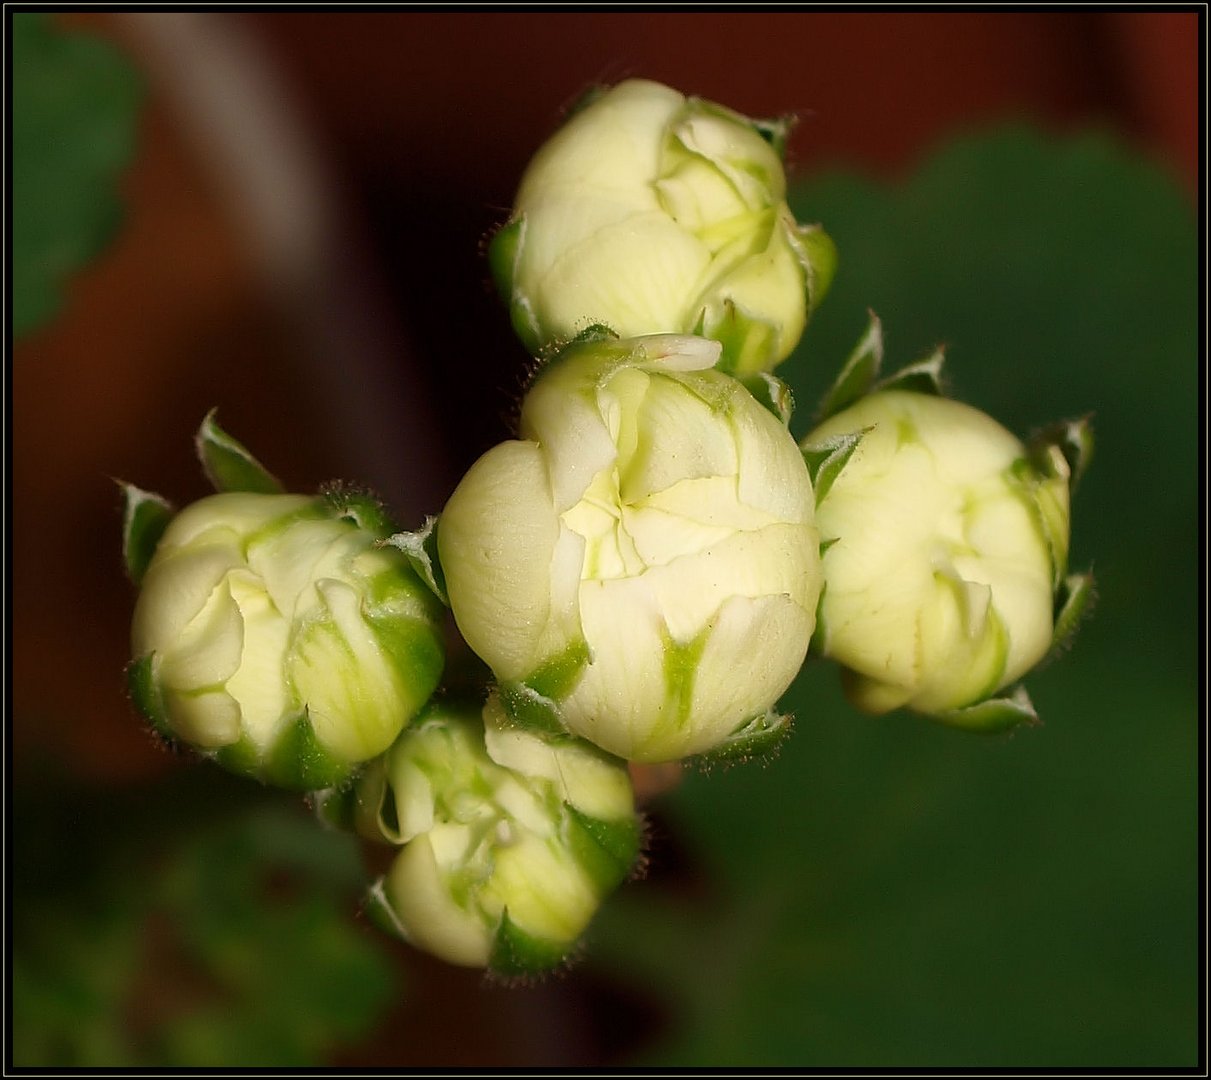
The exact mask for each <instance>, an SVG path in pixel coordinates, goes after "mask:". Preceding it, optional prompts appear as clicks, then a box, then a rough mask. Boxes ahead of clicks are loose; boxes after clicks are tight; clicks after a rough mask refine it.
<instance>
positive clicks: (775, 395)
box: [740, 371, 795, 427]
mask: <svg viewBox="0 0 1211 1080" xmlns="http://www.w3.org/2000/svg"><path fill="white" fill-rule="evenodd" d="M740 383H741V384H742V385H743V386H744V388H745V389H746V390H747V391H748V392H749V393H750V394H752V395H753V399H754V400H755V401H756V402H757V404H758V405H763V406H765V408H766V409H768V410H769V411H770V412H771V413H773V414H774V416H776V417H777V418H778V419H779V420H780V421H781V422H782V426H783V427H790V422H791V413H793V412H794V411H795V397H794V395H793V394H792V393H791V388H790V386H788V385H787V384H786V383H784V382H783V381H782V380H781V379H779V378H778V376H777V375H771V374H770V373H769V372H768V371H758V372H757V373H756V374H755V375H746V376H744V377H743V378H741V379H740Z"/></svg>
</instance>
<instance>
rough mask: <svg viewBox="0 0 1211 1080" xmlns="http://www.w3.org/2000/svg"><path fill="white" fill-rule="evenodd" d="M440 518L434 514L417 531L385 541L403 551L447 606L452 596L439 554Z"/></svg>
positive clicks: (431, 590)
mask: <svg viewBox="0 0 1211 1080" xmlns="http://www.w3.org/2000/svg"><path fill="white" fill-rule="evenodd" d="M438 521H439V519H438V518H437V517H435V516H433V515H432V514H430V515H429V516H428V517H426V518H425V523H424V524H423V525H422V526H421V527H420V528H419V529H418V530H417V531H416V532H397V533H394V534H393V535H391V536H388V537H387V539H386V540H385V541H384V543H386V544H390V545H391V546H392V547H393V548H398V549H399V550H400V551H401V552H403V554H404V557H405V558H406V559H407V560H408V564H409V565H410V566H411V567H412V569H413V570H414V571H415V572H416V575H417V577H419V578H420V579H421V581H423V582H424V583H425V584H426V585H427V586H428V587H429V591H430V592H432V593H433V595H434V596H436V597H437V598H438V599H439V600H440V601H441V602H442V603H443V604H445V606H446V607H449V606H450V598H449V595H448V594H447V592H446V575H445V574H444V573H443V571H442V564H441V560H440V559H439V558H438V554H437V529H438Z"/></svg>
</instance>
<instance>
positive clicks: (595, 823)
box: [565, 804, 642, 896]
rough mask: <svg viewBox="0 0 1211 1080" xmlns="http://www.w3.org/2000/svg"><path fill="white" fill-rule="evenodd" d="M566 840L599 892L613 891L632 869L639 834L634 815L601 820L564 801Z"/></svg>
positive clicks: (637, 848)
mask: <svg viewBox="0 0 1211 1080" xmlns="http://www.w3.org/2000/svg"><path fill="white" fill-rule="evenodd" d="M565 807H566V809H567V812H568V815H569V819H568V826H567V828H568V835H567V843H568V847H569V849H570V850H571V851H572V854H573V855H575V856H576V861H577V862H578V863H579V864H580V865H581V867H582V868H583V869H584V871H585V873H586V874H588V875H589V877H590V878H592V880H593V884H594V885H596V886H597V888H598V891H599V892H600V894H601V895H602V896H605V895H606V894H607V893H609V892H613V890H614V889H616V888H617V887H618V886H619V885H621V884H622V882H623V881H625V880H626V878H627V875H628V874H630V872H631V867H633V866H634V865H635V860H636V859H637V858H638V857H639V845H640V840H641V838H642V830H641V828H640V824H639V819H638V818H637V817H629V818H620V819H618V820H616V821H602V820H600V819H599V818H593V817H589V816H588V814H582V813H581V812H580V811H579V810H577V809H576V808H575V807H574V806H572V805H570V804H565Z"/></svg>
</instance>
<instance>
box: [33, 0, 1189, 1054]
mask: <svg viewBox="0 0 1211 1080" xmlns="http://www.w3.org/2000/svg"><path fill="white" fill-rule="evenodd" d="M60 17H61V18H62V20H63V22H64V24H66V25H71V26H75V27H78V28H86V29H88V30H89V31H91V32H94V33H97V34H99V35H101V36H103V37H105V38H107V39H109V40H111V41H113V42H115V43H117V44H118V45H119V46H121V48H122V49H123V50H124V51H125V52H126V53H127V54H128V55H129V56H130V57H131V59H132V60H133V61H134V62H135V64H136V65H137V66H138V67H139V68H140V69H141V70H142V71H143V72H144V75H145V78H146V82H147V88H148V92H147V97H146V102H145V106H144V110H143V116H142V121H141V123H142V138H141V149H140V152H139V154H138V156H137V158H136V160H135V161H134V163H133V165H132V166H131V168H130V170H129V172H128V174H127V176H126V180H125V184H124V194H125V198H126V203H127V219H126V221H125V223H124V225H123V227H122V228H121V230H120V231H119V233H118V234H117V236H116V239H115V240H114V242H113V243H112V244H111V245H110V246H109V247H108V248H107V250H106V251H105V253H104V254H103V256H102V257H101V258H99V259H98V260H97V261H96V262H95V263H94V264H93V265H92V266H91V267H90V268H89V269H88V270H87V271H85V272H84V273H83V274H81V275H80V276H79V278H78V279H77V280H75V281H74V283H73V285H72V288H71V292H70V300H69V303H68V304H67V306H66V309H65V311H64V312H63V314H62V315H61V317H60V318H59V319H57V320H56V321H54V322H53V323H52V324H51V325H50V326H49V327H47V328H46V329H44V330H43V331H41V332H39V333H37V334H34V335H32V336H31V337H29V338H28V339H25V340H22V341H20V342H19V343H18V344H17V345H16V347H15V350H14V358H13V366H12V375H13V383H12V402H13V427H12V461H13V470H12V484H13V488H12V490H13V504H12V505H13V522H14V528H13V548H12V551H13V563H12V567H13V579H12V580H13V608H12V611H13V636H12V645H13V651H12V661H13V682H12V686H13V697H12V704H13V716H14V728H13V736H14V751H15V758H14V762H15V766H16V767H17V768H18V769H20V768H21V766H22V763H23V762H28V761H30V760H33V756H34V752H35V751H38V752H41V751H49V752H51V753H53V754H54V755H56V756H57V757H58V758H60V759H63V760H67V761H68V762H69V763H70V766H71V768H72V769H73V770H74V771H75V772H77V773H78V774H80V775H82V776H85V777H93V778H100V779H104V780H106V781H113V782H119V781H127V780H133V779H136V778H140V777H146V776H149V775H152V774H155V773H158V772H161V771H164V770H167V769H171V768H177V767H183V763H181V762H179V761H178V760H177V759H174V758H172V757H170V756H168V755H165V754H162V753H160V752H158V751H157V750H156V748H155V747H154V746H153V745H152V744H151V742H150V741H149V740H148V739H147V738H146V737H145V734H144V732H143V730H142V728H141V726H140V724H138V723H137V722H135V720H134V717H133V715H132V712H131V709H130V707H129V705H128V703H127V701H126V699H125V697H124V695H123V691H122V677H121V672H122V668H123V665H124V664H125V662H126V660H127V653H126V648H127V640H126V639H127V628H128V620H129V616H130V611H131V607H132V601H133V597H132V594H131V590H130V589H129V587H128V584H127V583H126V581H125V580H124V579H123V576H122V572H121V561H120V555H119V531H120V524H121V522H120V509H119V500H118V495H117V491H116V489H115V488H114V486H113V483H112V480H111V478H115V477H117V478H121V479H125V480H130V481H133V482H135V483H137V484H139V485H140V486H143V487H146V488H149V489H151V490H155V491H159V492H161V493H163V494H165V495H167V496H168V497H170V498H171V499H173V500H174V501H176V502H178V503H184V502H187V501H189V500H191V499H193V498H196V497H199V496H200V495H202V494H203V493H204V490H203V484H202V480H201V477H200V475H199V473H198V470H197V468H196V465H195V462H194V460H193V456H192V448H191V443H190V439H191V437H192V433H193V431H194V430H195V429H196V427H197V424H198V423H199V421H200V420H201V418H202V416H203V415H204V413H205V412H206V411H207V410H208V409H209V408H210V407H212V406H218V408H219V416H220V420H221V422H222V423H223V424H224V426H225V427H227V428H228V430H230V431H231V432H232V433H233V434H235V435H236V436H237V437H238V438H241V439H243V440H244V441H245V442H247V443H248V444H249V445H250V446H251V448H252V449H253V451H254V453H256V454H257V455H258V456H259V457H260V458H261V459H262V460H263V461H265V462H266V463H268V464H269V465H270V467H271V468H274V469H275V470H276V471H277V472H278V474H279V475H280V476H281V477H282V479H283V480H284V481H285V482H286V483H287V484H288V485H289V486H292V487H295V488H300V489H310V488H314V487H315V486H316V485H317V484H319V483H320V482H322V481H325V480H328V479H331V478H333V477H342V478H345V479H350V480H358V481H363V482H366V483H369V484H371V485H372V486H374V487H376V488H378V489H379V490H380V492H381V493H382V494H383V495H384V496H385V497H386V499H387V501H388V502H389V503H390V504H391V505H393V506H394V507H395V508H396V509H397V510H398V511H399V516H400V518H401V519H402V521H403V522H404V523H405V524H406V525H410V524H418V523H419V521H420V519H421V517H422V516H423V515H424V513H426V512H436V511H437V510H439V509H440V506H441V503H442V501H443V499H444V497H445V495H446V494H447V493H448V491H449V490H450V489H451V488H452V486H453V483H454V481H455V480H456V478H457V476H458V475H459V473H460V471H461V470H462V469H463V468H465V467H466V466H467V465H468V464H469V463H470V461H471V460H472V459H473V458H474V457H475V456H476V455H478V453H480V452H481V451H482V450H484V449H486V448H487V447H488V446H489V445H491V444H492V443H494V442H496V441H498V440H499V439H500V438H501V437H502V436H503V435H504V433H505V423H506V419H507V416H508V413H509V410H510V407H511V405H512V400H513V395H514V394H515V392H516V388H517V386H518V382H519V378H520V373H521V369H522V365H523V364H524V362H525V357H524V355H523V354H522V352H521V350H520V347H519V346H518V345H517V344H516V343H515V342H514V341H513V340H512V338H511V335H510V332H509V328H508V325H507V319H506V317H505V315H504V313H503V310H502V308H501V307H500V305H499V304H498V302H497V300H496V298H495V297H494V296H493V295H492V293H491V291H490V289H489V287H488V285H487V277H486V267H485V264H484V261H483V257H482V253H481V249H480V244H481V241H482V238H483V237H484V235H485V234H486V233H488V232H489V231H490V230H491V229H492V227H493V226H494V225H495V224H497V223H498V222H499V221H501V220H502V219H503V217H504V216H505V214H506V213H507V210H508V207H509V203H510V199H511V196H512V192H513V190H514V188H515V186H516V183H517V180H518V178H519V176H520V173H521V170H522V168H523V167H524V165H525V162H526V160H527V159H528V157H529V155H530V154H531V153H532V152H533V150H534V149H535V148H536V147H537V146H538V145H539V143H540V142H541V140H542V139H543V138H544V136H545V135H546V134H547V133H548V132H549V131H550V130H551V128H552V127H553V126H554V124H555V123H556V122H557V121H558V118H559V115H560V110H561V108H563V107H564V106H565V105H566V104H568V103H569V102H571V101H572V100H574V99H575V97H576V96H577V95H578V93H579V92H580V91H581V90H582V89H583V88H584V87H585V86H586V85H587V84H588V83H590V82H592V81H606V82H613V81H617V80H619V79H621V78H624V77H627V76H631V75H642V76H646V77H651V78H654V79H657V80H660V81H663V82H667V83H669V84H671V85H673V86H675V87H677V88H679V89H682V90H684V91H687V92H692V93H697V94H700V95H702V96H704V97H707V98H711V99H714V100H717V101H721V102H724V103H726V104H728V105H729V106H731V107H733V108H736V109H738V110H740V111H742V112H746V113H749V114H752V115H772V114H779V113H786V112H796V113H798V114H799V116H800V122H799V124H798V126H797V128H796V129H795V131H794V135H793V138H792V142H791V147H790V153H789V158H790V165H791V168H792V170H793V171H794V172H797V173H800V174H803V173H808V172H811V171H812V170H815V169H818V168H822V167H824V166H827V165H833V164H845V165H849V166H858V167H861V168H862V169H864V170H868V171H869V172H871V173H872V174H874V175H876V176H895V175H896V174H897V173H899V172H900V171H901V170H904V169H906V168H907V167H910V166H911V165H912V164H913V163H914V162H915V161H917V160H918V159H919V157H920V156H921V155H922V154H923V153H925V152H926V151H927V150H928V149H929V148H931V147H932V146H933V145H934V144H935V143H937V142H938V141H939V140H941V139H942V138H944V137H945V136H946V135H948V134H950V133H954V132H956V131H960V130H967V129H970V128H974V127H976V126H979V125H982V124H985V123H987V122H990V121H994V120H999V119H1007V118H1017V119H1027V120H1031V121H1034V122H1036V123H1038V124H1040V125H1042V126H1043V127H1045V128H1048V129H1051V130H1058V131H1065V130H1070V129H1075V128H1081V127H1085V126H1088V125H1101V126H1106V127H1109V128H1111V129H1113V130H1116V131H1118V132H1119V133H1121V134H1123V135H1124V136H1126V137H1127V138H1128V139H1129V140H1131V141H1133V142H1134V143H1135V144H1136V145H1138V146H1140V147H1142V148H1144V149H1146V150H1147V151H1149V152H1151V153H1153V154H1154V155H1156V156H1157V157H1158V158H1159V159H1161V160H1162V161H1163V162H1165V163H1167V164H1168V165H1169V166H1170V167H1171V168H1172V169H1173V170H1174V171H1175V173H1176V174H1177V175H1179V176H1180V177H1181V178H1182V180H1183V181H1184V183H1185V184H1186V186H1187V187H1188V189H1189V191H1190V193H1191V197H1192V199H1193V197H1194V194H1195V192H1196V191H1197V190H1198V189H1199V186H1200V184H1201V177H1200V176H1199V164H1200V152H1199V122H1198V102H1199V81H1198V79H1199V77H1198V59H1197V58H1198V45H1199V40H1200V38H1201V28H1200V25H1199V16H1198V15H1197V14H1194V13H1148V14H1143V13H1130V12H1109V13H1107V12H1079V13H1050V12H1033V13H981V14H949V13H947V14H789V13H786V14H781V13H780V14H769V13H762V14H730V13H710V14H697V13H675V14H674V13H660V14H656V13H652V14H623V13H604V14H603V13H592V14H585V13H580V14H567V13H547V14H536V13H467V12H447V13H420V12H417V13H412V12H398V13H372V14H296V13H287V14H282V13H275V12H267V13H266V12H261V13H255V14H253V13H249V14H188V13H179V14H151V13H139V14H126V15H112V14H93V13H89V14H66V15H63V16H60ZM826 224H827V223H826ZM424 970H425V971H426V973H427V977H430V978H432V979H437V980H442V979H452V980H456V981H457V980H458V979H460V978H461V977H462V974H463V973H448V972H446V971H445V970H444V969H441V968H440V966H439V965H433V967H432V970H429V969H428V968H426V969H424ZM468 985H469V984H468ZM502 1010H503V1011H502ZM507 1011H508V1010H507V1007H506V1006H505V1005H504V1004H502V999H501V998H499V997H498V998H497V999H496V1000H495V1002H494V1003H493V1004H492V1007H491V1009H489V1010H487V1014H486V1015H488V1016H490V1017H494V1018H495V1019H494V1020H493V1021H491V1022H495V1023H503V1022H505V1021H506V1020H507V1017H505V1016H504V1015H503V1014H504V1012H507ZM409 1016H410V1019H409V1020H408V1021H407V1022H408V1023H410V1024H412V1025H416V1026H420V1025H424V1024H426V1023H428V1021H427V1020H426V1018H425V1017H424V1016H423V1014H422V1012H421V1011H417V1010H413V1012H411V1013H410V1014H409ZM491 1022H489V1021H485V1023H487V1024H488V1026H487V1028H485V1029H484V1034H483V1040H482V1047H481V1050H480V1051H472V1050H469V1049H467V1048H465V1047H464V1048H463V1052H464V1053H465V1054H470V1055H471V1057H464V1058H463V1059H461V1060H462V1061H463V1062H464V1063H467V1064H474V1063H475V1061H474V1060H472V1057H474V1054H475V1053H480V1052H482V1054H483V1061H484V1062H491V1061H493V1060H500V1059H499V1057H498V1056H497V1057H494V1056H493V1055H494V1054H497V1055H498V1054H499V1050H498V1049H493V1046H494V1044H493V1036H492V1032H491ZM400 1035H401V1032H400V1031H399V1030H396V1031H395V1033H394V1036H393V1038H394V1040H395V1045H397V1046H398V1045H399V1038H400ZM584 1037H585V1038H588V1039H590V1040H591V1038H592V1036H591V1034H589V1035H585V1036H584ZM451 1038H452V1039H453V1038H455V1037H454V1036H451ZM452 1045H453V1044H452ZM374 1053H375V1050H374V1049H373V1048H369V1049H367V1050H366V1051H365V1055H367V1056H366V1057H365V1060H366V1061H367V1062H369V1061H371V1060H376V1059H374V1057H373V1055H374ZM359 1060H361V1059H359ZM383 1060H384V1061H388V1060H396V1059H392V1058H391V1057H389V1056H388V1057H384V1058H383ZM529 1060H531V1061H532V1062H535V1059H533V1058H531V1059H529ZM535 1063H537V1062H535Z"/></svg>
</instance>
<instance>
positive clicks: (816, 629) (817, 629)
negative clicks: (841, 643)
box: [807, 537, 837, 659]
mask: <svg viewBox="0 0 1211 1080" xmlns="http://www.w3.org/2000/svg"><path fill="white" fill-rule="evenodd" d="M836 542H837V538H836V537H833V539H831V540H825V541H822V542H821V544H820V557H821V558H824V553H825V552H826V551H827V550H828V549H829V548H830V547H832V546H833V544H835V543H836ZM827 589H828V582H827V581H825V582H824V583H823V584H822V585H821V586H820V596H819V598H818V599H817V600H816V624H815V626H813V627H812V636H811V640H810V641H809V642H808V643H807V655H808V658H809V659H810V658H811V657H812V656H813V655H815V656H823V655H824V654H825V652H826V651H827V646H828V628H827V627H826V626H825V625H824V593H825V592H826V591H827Z"/></svg>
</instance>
